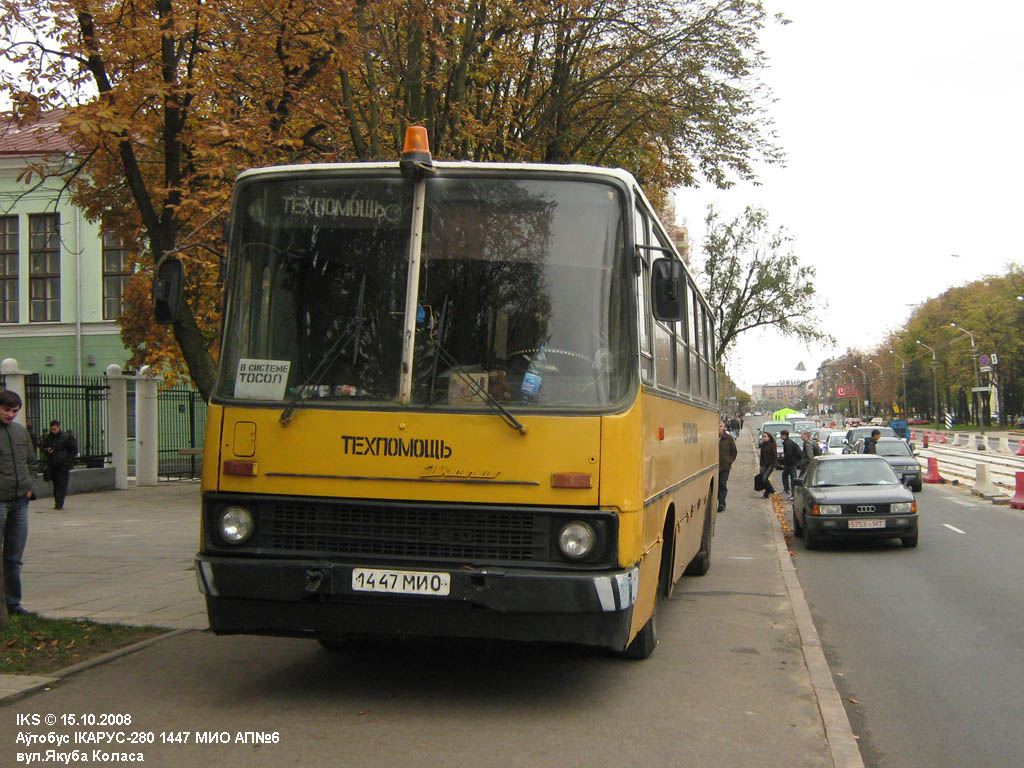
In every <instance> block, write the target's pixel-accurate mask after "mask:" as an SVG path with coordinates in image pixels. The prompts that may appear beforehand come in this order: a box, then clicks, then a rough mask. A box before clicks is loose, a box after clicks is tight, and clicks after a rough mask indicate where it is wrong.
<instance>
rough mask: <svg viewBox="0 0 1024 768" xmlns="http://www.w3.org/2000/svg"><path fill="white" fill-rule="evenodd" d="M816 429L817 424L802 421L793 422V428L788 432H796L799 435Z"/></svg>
mask: <svg viewBox="0 0 1024 768" xmlns="http://www.w3.org/2000/svg"><path fill="white" fill-rule="evenodd" d="M817 428H818V422H816V421H810V420H804V421H795V422H793V428H792V429H791V430H789V431H790V432H796V433H797V434H798V435H799V434H800V433H801V432H803V431H804V430H805V429H806V430H807V431H808V432H810V431H812V430H815V429H817Z"/></svg>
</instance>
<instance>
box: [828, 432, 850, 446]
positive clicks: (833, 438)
mask: <svg viewBox="0 0 1024 768" xmlns="http://www.w3.org/2000/svg"><path fill="white" fill-rule="evenodd" d="M845 437H846V436H845V435H843V434H842V433H837V434H834V435H829V436H828V447H829V448H842V447H843V440H844V439H845Z"/></svg>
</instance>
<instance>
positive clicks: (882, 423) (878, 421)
mask: <svg viewBox="0 0 1024 768" xmlns="http://www.w3.org/2000/svg"><path fill="white" fill-rule="evenodd" d="M868 424H874V425H875V426H876V427H884V426H886V421H885V419H883V418H882V417H881V416H875V418H873V419H872V420H871V421H869V422H868Z"/></svg>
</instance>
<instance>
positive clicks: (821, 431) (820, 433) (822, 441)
mask: <svg viewBox="0 0 1024 768" xmlns="http://www.w3.org/2000/svg"><path fill="white" fill-rule="evenodd" d="M833 432H835V430H834V429H829V428H828V427H819V428H818V429H815V430H814V431H812V432H811V439H812V440H814V441H815V442H817V443H818V447H819V448H820V449H821V452H822V453H825V449H826V448H827V447H828V436H829V435H831V434H832V433H833Z"/></svg>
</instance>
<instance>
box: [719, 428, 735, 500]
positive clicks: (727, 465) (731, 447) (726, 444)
mask: <svg viewBox="0 0 1024 768" xmlns="http://www.w3.org/2000/svg"><path fill="white" fill-rule="evenodd" d="M736 453H737V451H736V441H735V440H734V439H733V436H732V435H731V434H729V431H728V430H727V429H726V428H725V424H723V423H722V422H718V511H719V512H725V496H726V494H727V493H728V492H729V490H728V488H727V487H726V486H727V484H728V482H729V471H730V470H731V469H732V463H733V462H734V461H736Z"/></svg>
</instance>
